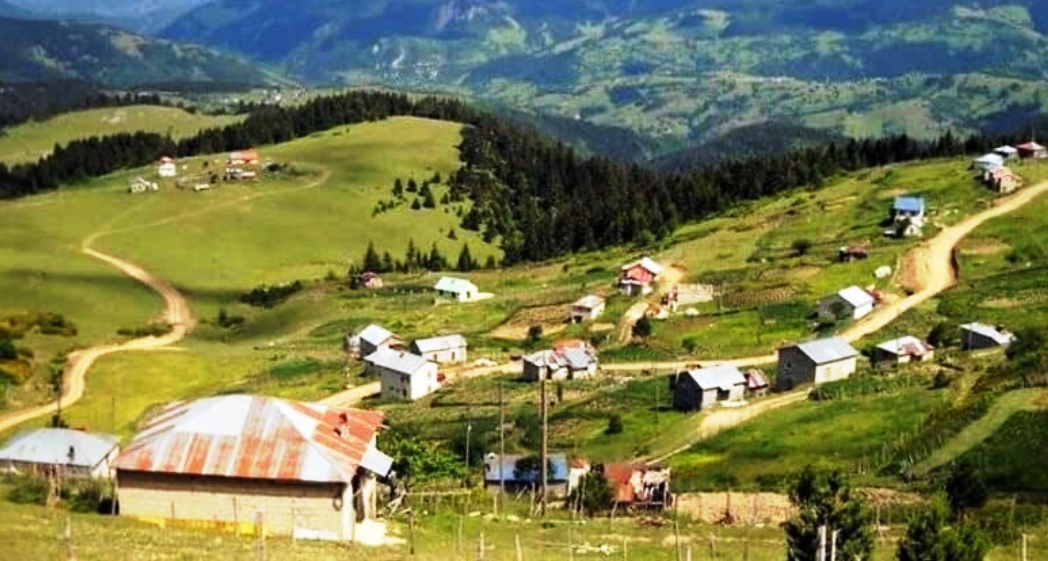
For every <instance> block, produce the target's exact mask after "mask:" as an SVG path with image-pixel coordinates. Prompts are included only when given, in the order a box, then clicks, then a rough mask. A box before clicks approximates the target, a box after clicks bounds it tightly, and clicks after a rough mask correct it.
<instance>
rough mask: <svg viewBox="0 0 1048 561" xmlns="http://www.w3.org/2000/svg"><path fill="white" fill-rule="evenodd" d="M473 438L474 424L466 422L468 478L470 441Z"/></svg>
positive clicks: (467, 470) (467, 472) (467, 474)
mask: <svg viewBox="0 0 1048 561" xmlns="http://www.w3.org/2000/svg"><path fill="white" fill-rule="evenodd" d="M471 436H473V423H471V422H470V421H468V420H467V421H466V476H467V477H468V476H469V441H470V437H471Z"/></svg>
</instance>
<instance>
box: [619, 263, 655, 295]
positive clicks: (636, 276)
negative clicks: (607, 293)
mask: <svg viewBox="0 0 1048 561" xmlns="http://www.w3.org/2000/svg"><path fill="white" fill-rule="evenodd" d="M663 270H664V268H663V266H662V265H659V264H658V263H656V262H654V261H652V260H651V259H650V258H648V257H642V258H641V259H638V260H637V261H634V262H632V263H627V264H625V265H623V266H622V268H621V269H620V270H619V290H620V291H622V293H623V294H627V295H630V296H637V295H643V294H648V293H650V292H651V290H652V285H653V284H654V283H655V279H656V278H657V277H658V276H659V275H660V274H662V271H663Z"/></svg>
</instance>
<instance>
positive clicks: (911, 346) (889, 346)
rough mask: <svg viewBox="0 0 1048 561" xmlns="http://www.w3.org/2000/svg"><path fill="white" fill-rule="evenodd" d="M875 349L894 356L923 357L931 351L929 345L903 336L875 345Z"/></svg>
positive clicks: (914, 338)
mask: <svg viewBox="0 0 1048 561" xmlns="http://www.w3.org/2000/svg"><path fill="white" fill-rule="evenodd" d="M877 348H878V349H881V350H884V351H887V352H889V353H892V354H896V355H923V354H927V353H928V351H930V350H932V347H931V345H929V344H927V343H925V342H924V341H921V340H920V339H918V338H916V337H914V336H913V335H905V336H903V337H899V338H898V339H892V340H891V341H885V342H883V343H881V344H880V345H877Z"/></svg>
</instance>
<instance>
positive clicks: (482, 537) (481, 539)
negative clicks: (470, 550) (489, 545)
mask: <svg viewBox="0 0 1048 561" xmlns="http://www.w3.org/2000/svg"><path fill="white" fill-rule="evenodd" d="M479 549H480V552H479V556H478V559H480V561H484V532H481V533H480V548H479Z"/></svg>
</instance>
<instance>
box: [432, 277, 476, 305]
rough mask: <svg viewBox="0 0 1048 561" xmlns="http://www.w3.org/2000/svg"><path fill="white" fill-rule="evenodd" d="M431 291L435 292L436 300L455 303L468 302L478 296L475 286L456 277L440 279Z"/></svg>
mask: <svg viewBox="0 0 1048 561" xmlns="http://www.w3.org/2000/svg"><path fill="white" fill-rule="evenodd" d="M433 289H434V290H435V291H436V292H437V298H438V299H441V300H453V301H455V302H470V301H473V300H476V299H477V296H478V295H479V294H480V289H478V288H477V285H475V284H473V283H471V282H469V281H468V280H466V279H460V278H456V277H441V279H440V280H439V281H437V284H436V286H434V287H433Z"/></svg>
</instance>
